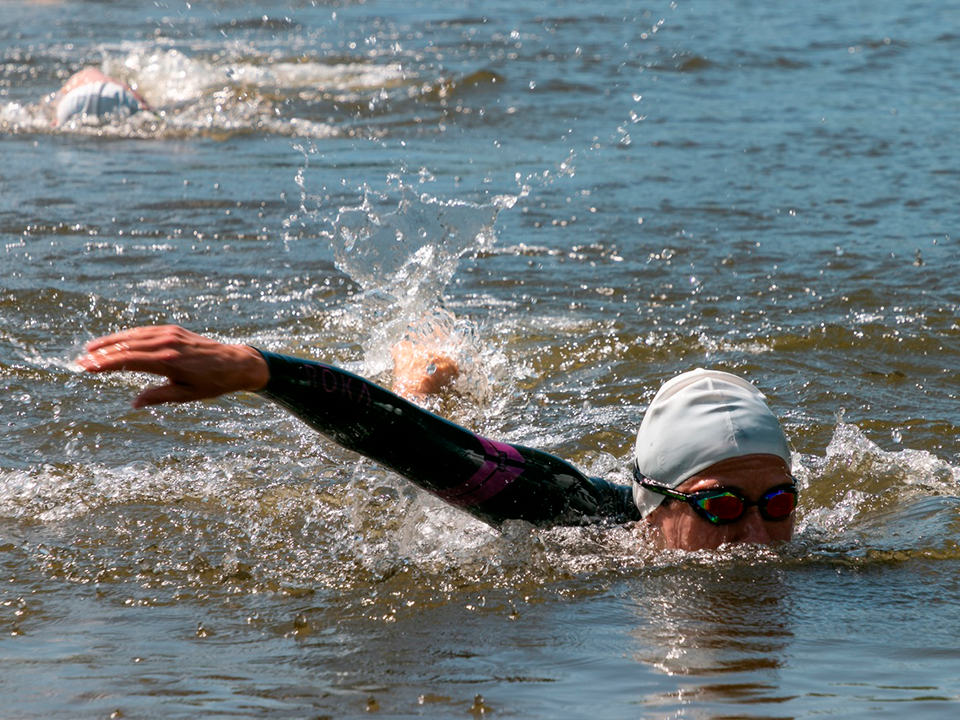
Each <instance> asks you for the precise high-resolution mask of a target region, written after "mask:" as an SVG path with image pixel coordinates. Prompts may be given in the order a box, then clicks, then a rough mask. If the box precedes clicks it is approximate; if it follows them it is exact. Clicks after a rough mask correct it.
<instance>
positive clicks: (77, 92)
mask: <svg viewBox="0 0 960 720" xmlns="http://www.w3.org/2000/svg"><path fill="white" fill-rule="evenodd" d="M139 109H140V103H139V102H137V98H136V97H134V95H133V93H132V92H130V91H129V90H127V88H125V87H124V86H123V85H121V84H120V83H116V82H88V83H84V84H83V85H80V86H79V87H75V88H74V89H73V90H71V91H70V92H68V93H67V94H66V95H64V96H63V97H62V98H61V99H60V102H59V103H57V124H58V125H63V124H64V123H65V122H67V121H68V120H69V119H70V118H72V117H73V116H74V115H80V116H84V115H86V116H88V117H91V118H101V117H103V116H104V115H108V114H110V113H124V112H125V113H128V114H131V115H132V114H133V113H135V112H137V111H138V110H139Z"/></svg>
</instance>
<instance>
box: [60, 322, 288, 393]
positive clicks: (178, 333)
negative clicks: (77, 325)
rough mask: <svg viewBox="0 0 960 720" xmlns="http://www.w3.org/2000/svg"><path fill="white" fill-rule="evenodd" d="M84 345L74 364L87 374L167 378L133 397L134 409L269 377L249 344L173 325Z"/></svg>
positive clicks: (252, 385)
mask: <svg viewBox="0 0 960 720" xmlns="http://www.w3.org/2000/svg"><path fill="white" fill-rule="evenodd" d="M86 349H87V354H86V355H82V356H81V357H79V358H77V362H78V363H79V365H80V366H81V367H82V368H83V369H84V370H86V371H87V372H94V373H101V372H119V371H129V372H146V373H151V374H153V375H160V376H161V377H165V378H166V379H167V382H166V384H164V385H158V386H156V387H151V388H147V389H146V390H144V391H143V392H141V393H140V394H139V395H137V397H136V398H135V399H134V401H133V406H134V407H137V408H139V407H145V406H147V405H159V404H161V403H185V402H191V401H193V400H204V399H207V398H215V397H219V396H220V395H225V394H227V393H231V392H237V391H239V390H250V391H256V390H261V389H263V388H264V387H266V385H267V382H268V381H269V380H270V370H269V368H268V367H267V361H266V360H264V359H263V356H262V355H260V353H258V352H257V351H256V350H254V349H253V348H252V347H249V346H247V345H226V344H224V343H221V342H217V341H216V340H211V339H210V338H206V337H203V336H202V335H197V334H196V333H192V332H190V331H189V330H184V329H183V328H181V327H177V326H175V325H165V326H152V327H138V328H133V329H131V330H125V331H123V332H120V333H116V334H114V335H107V336H105V337H101V338H97V339H96V340H92V341H91V342H89V343H87V348H86Z"/></svg>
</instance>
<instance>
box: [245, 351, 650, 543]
mask: <svg viewBox="0 0 960 720" xmlns="http://www.w3.org/2000/svg"><path fill="white" fill-rule="evenodd" d="M259 352H260V353H261V354H262V355H263V357H264V358H265V359H266V361H267V364H268V366H269V369H270V381H269V383H268V384H267V387H266V388H264V389H263V390H261V391H260V393H259V394H260V395H262V396H264V397H266V398H268V399H269V400H271V401H273V402H275V403H277V404H278V405H281V406H282V407H284V408H286V409H287V410H290V411H291V412H292V413H293V414H294V415H296V416H297V417H299V418H300V419H302V420H303V421H305V422H306V423H308V424H309V425H311V426H312V427H313V428H314V429H316V430H318V431H319V432H320V433H322V434H323V435H325V436H327V437H328V438H330V439H331V440H334V441H335V442H337V443H338V444H340V445H342V446H343V447H345V448H348V449H350V450H353V451H355V452H357V453H360V454H361V455H364V456H366V457H368V458H371V459H372V460H375V461H376V462H378V463H380V464H381V465H383V466H385V467H387V468H389V469H391V470H393V471H394V472H396V473H398V474H400V475H402V476H403V477H405V478H407V479H408V480H410V481H411V482H413V483H415V484H416V485H418V486H420V487H422V488H424V489H426V490H428V491H430V492H432V493H433V494H434V495H436V496H438V497H440V498H442V499H443V500H445V501H447V502H448V503H450V504H452V505H456V506H458V507H460V508H462V509H463V510H465V511H467V512H469V513H471V514H472V515H474V516H475V517H477V518H480V519H481V520H484V521H485V522H487V523H489V524H491V525H494V526H498V525H500V524H501V523H503V522H504V521H505V520H509V519H520V520H527V521H529V522H531V523H534V524H537V525H581V524H587V523H592V522H597V521H599V520H602V519H610V520H613V521H617V522H625V521H628V520H636V519H638V518H639V514H638V513H637V510H636V507H635V506H634V504H633V501H632V498H631V497H630V492H629V488H626V487H624V486H620V485H614V484H612V483H608V482H604V481H602V480H591V479H590V478H587V477H585V476H584V475H583V474H581V473H580V472H579V471H578V470H577V469H576V468H574V467H573V466H572V465H570V464H569V463H567V462H565V461H563V460H561V459H559V458H557V457H554V456H553V455H550V454H548V453H545V452H541V451H539V450H534V449H531V448H527V447H523V446H521V445H510V444H507V443H502V442H497V441H495V440H489V439H487V438H484V437H481V436H479V435H476V434H474V433H472V432H470V431H469V430H467V429H466V428H464V427H461V426H459V425H456V424H455V423H452V422H450V421H448V420H445V419H443V418H441V417H439V416H438V415H435V414H433V413H430V412H428V411H426V410H424V409H423V408H420V407H418V406H417V405H414V404H413V403H411V402H409V401H407V400H404V399H403V398H401V397H400V396H398V395H396V394H394V393H392V392H390V391H389V390H386V389H385V388H382V387H380V386H379V385H375V384H374V383H371V382H370V381H368V380H365V379H364V378H362V377H359V376H358V375H354V374H352V373H349V372H347V371H345V370H342V369H340V368H337V367H334V366H332V365H326V364H324V363H319V362H313V361H309V360H300V359H297V358H292V357H287V356H285V355H277V354H275V353H270V352H265V351H263V350H260V351H259Z"/></svg>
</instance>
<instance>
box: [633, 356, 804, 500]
mask: <svg viewBox="0 0 960 720" xmlns="http://www.w3.org/2000/svg"><path fill="white" fill-rule="evenodd" d="M744 455H776V456H777V457H779V458H781V459H783V461H784V462H785V463H786V464H787V467H788V468H789V467H790V465H791V458H790V447H789V446H788V445H787V438H786V436H784V434H783V429H782V428H781V427H780V421H779V420H778V419H777V416H776V415H774V414H773V412H771V410H770V408H769V407H767V403H766V397H765V396H764V395H763V393H761V392H760V391H759V390H757V389H756V388H755V387H754V386H753V385H751V384H750V383H749V382H747V381H746V380H744V379H743V378H739V377H737V376H736V375H731V374H730V373H726V372H721V371H719V370H704V369H703V368H697V369H696V370H691V371H690V372H685V373H683V374H681V375H678V376H677V377H675V378H673V379H672V380H668V381H667V382H665V383H664V384H663V387H661V388H660V390H659V391H658V392H657V394H656V395H655V396H654V398H653V401H652V402H651V403H650V407H649V408H648V409H647V412H646V414H645V415H644V416H643V422H641V423H640V431H639V432H638V433H637V444H636V449H635V451H634V460H635V461H636V463H637V470H638V471H639V472H640V474H641V475H643V476H644V477H646V478H648V479H649V480H652V481H654V482H657V483H660V484H661V485H666V486H668V487H671V488H674V487H677V485H679V484H680V483H682V482H683V481H684V480H686V479H687V478H689V477H691V476H693V475H696V474H697V473H698V472H700V471H701V470H705V469H706V468H708V467H710V466H711V465H714V464H715V463H718V462H720V461H721V460H727V459H729V458H734V457H742V456H744ZM633 499H634V501H635V502H636V503H637V507H638V508H639V509H640V515H641V516H642V517H646V516H647V515H649V514H650V513H651V512H653V511H654V510H655V509H656V508H657V507H658V506H659V505H660V503H661V502H662V501H663V495H658V494H656V493H652V492H650V491H649V490H645V489H644V488H643V487H642V486H640V484H639V483H636V482H634V484H633Z"/></svg>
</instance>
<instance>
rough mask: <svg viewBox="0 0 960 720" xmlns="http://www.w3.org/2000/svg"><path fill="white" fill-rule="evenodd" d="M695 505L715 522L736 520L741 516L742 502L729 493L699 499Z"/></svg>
mask: <svg viewBox="0 0 960 720" xmlns="http://www.w3.org/2000/svg"><path fill="white" fill-rule="evenodd" d="M697 504H699V505H700V507H701V508H702V509H703V511H704V512H706V513H707V514H708V515H711V516H713V517H715V518H716V519H717V520H736V519H737V518H738V517H740V516H741V515H743V509H744V508H743V500H741V499H740V498H738V497H737V496H736V495H731V494H730V493H723V494H721V495H712V496H710V497H705V498H701V499H700V500H698V503H697Z"/></svg>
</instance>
